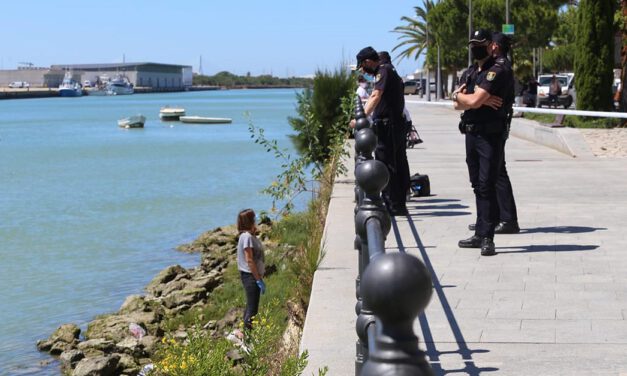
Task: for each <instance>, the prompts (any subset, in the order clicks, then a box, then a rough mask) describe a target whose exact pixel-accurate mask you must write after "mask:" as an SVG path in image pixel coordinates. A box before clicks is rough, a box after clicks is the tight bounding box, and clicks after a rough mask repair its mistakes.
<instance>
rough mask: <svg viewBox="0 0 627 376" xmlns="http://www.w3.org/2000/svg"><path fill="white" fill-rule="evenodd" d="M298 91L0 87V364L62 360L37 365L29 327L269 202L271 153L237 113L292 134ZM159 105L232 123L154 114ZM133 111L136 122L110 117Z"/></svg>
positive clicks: (135, 282)
mask: <svg viewBox="0 0 627 376" xmlns="http://www.w3.org/2000/svg"><path fill="white" fill-rule="evenodd" d="M295 93H296V90H289V89H281V90H279V89H277V90H232V91H205V92H186V93H169V94H141V95H139V94H136V95H132V96H116V97H82V98H47V99H30V100H5V101H0V375H5V374H9V375H14V374H21V375H25V374H29V375H30V374H37V375H52V374H55V375H56V374H58V373H59V370H58V367H57V366H56V365H54V364H53V365H52V366H47V367H41V366H39V365H38V364H39V362H41V361H46V360H49V359H50V357H49V356H47V355H45V354H40V353H38V352H37V350H36V347H35V342H36V341H37V339H42V338H47V337H48V336H49V335H50V334H51V333H52V332H53V331H54V330H55V329H56V328H57V327H58V326H59V325H60V324H62V323H68V322H73V323H76V324H79V325H80V326H81V327H82V328H85V326H86V323H87V322H89V321H90V320H92V319H93V318H94V316H96V315H98V314H102V313H108V312H112V311H115V310H117V309H118V308H119V306H120V305H121V304H122V302H123V300H124V298H125V297H126V296H127V295H130V294H136V293H141V292H142V288H143V286H144V285H146V284H147V283H148V282H149V281H150V280H151V279H152V277H154V275H155V274H156V273H158V272H159V271H160V270H161V269H163V268H165V267H166V266H168V265H172V264H176V263H179V264H181V265H184V266H194V265H197V263H198V256H197V255H184V254H181V253H179V252H176V251H175V250H174V247H176V246H177V245H179V244H181V243H185V242H189V241H191V240H193V239H194V238H195V237H196V236H197V235H199V234H200V233H201V232H203V231H205V230H208V229H211V228H213V227H216V226H220V225H225V224H231V223H233V222H234V221H235V217H236V214H237V212H238V210H240V209H243V208H247V207H252V208H255V209H258V210H260V209H268V208H269V207H270V206H271V200H270V198H269V197H267V196H264V195H262V194H260V193H259V191H260V190H261V189H262V188H263V187H265V186H267V185H268V184H269V183H270V182H271V181H272V179H273V177H274V176H276V174H277V173H279V171H280V161H278V160H276V159H275V158H274V157H273V155H272V154H270V153H267V152H266V151H265V149H263V148H262V147H260V146H259V145H257V144H254V143H253V141H252V140H251V137H250V133H249V131H248V127H247V125H248V121H249V119H250V120H251V121H252V122H253V123H254V124H255V125H256V126H259V127H263V128H264V129H265V132H266V137H267V138H272V139H277V140H278V141H279V144H280V145H282V146H283V147H290V143H289V141H288V138H287V135H288V134H290V133H293V131H292V130H291V128H290V126H289V124H288V122H287V117H288V116H294V115H295V107H296V96H295ZM165 105H170V106H182V107H184V108H186V110H187V114H188V115H200V116H213V117H230V118H232V119H233V124H230V125H184V124H182V123H178V122H161V121H160V120H159V117H158V113H159V108H160V107H162V106H165ZM245 112H248V113H249V115H248V116H247V115H245ZM137 113H141V114H143V115H145V116H146V118H147V121H146V125H145V128H144V129H131V130H124V129H120V128H118V127H117V123H116V121H117V120H118V119H120V118H122V117H126V116H129V115H134V114H137ZM301 205H302V203H301Z"/></svg>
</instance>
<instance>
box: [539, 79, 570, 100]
mask: <svg viewBox="0 0 627 376" xmlns="http://www.w3.org/2000/svg"><path fill="white" fill-rule="evenodd" d="M555 77H556V78H557V79H558V80H559V83H560V86H561V87H562V93H561V94H560V95H559V96H558V97H557V104H558V105H559V106H564V108H568V107H570V105H571V104H573V97H572V96H571V95H570V90H569V85H568V84H569V83H570V82H571V81H572V82H574V80H573V79H572V78H571V79H570V80H569V76H568V75H567V74H556V75H555ZM573 77H574V76H573ZM552 78H553V75H552V74H543V75H540V76H539V77H538V102H537V107H542V106H549V86H550V85H551V79H552Z"/></svg>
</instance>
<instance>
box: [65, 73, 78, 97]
mask: <svg viewBox="0 0 627 376" xmlns="http://www.w3.org/2000/svg"><path fill="white" fill-rule="evenodd" d="M59 95H60V96H62V97H80V96H81V95H83V87H82V86H81V84H79V83H78V82H76V81H75V80H74V79H73V78H72V73H71V72H66V73H65V77H64V78H63V82H61V85H59Z"/></svg>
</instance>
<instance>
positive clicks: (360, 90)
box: [357, 86, 370, 101]
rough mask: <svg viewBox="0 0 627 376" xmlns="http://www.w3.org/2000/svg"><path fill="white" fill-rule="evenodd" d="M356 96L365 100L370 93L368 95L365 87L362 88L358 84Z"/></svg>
mask: <svg viewBox="0 0 627 376" xmlns="http://www.w3.org/2000/svg"><path fill="white" fill-rule="evenodd" d="M357 96H358V97H359V98H361V100H362V101H365V100H367V99H368V97H369V96H370V95H368V91H366V89H364V88H363V87H361V86H359V87H357Z"/></svg>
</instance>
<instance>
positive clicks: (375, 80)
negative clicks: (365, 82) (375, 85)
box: [374, 73, 381, 82]
mask: <svg viewBox="0 0 627 376" xmlns="http://www.w3.org/2000/svg"><path fill="white" fill-rule="evenodd" d="M380 80H381V73H379V74H377V77H375V78H374V82H379V81H380Z"/></svg>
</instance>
